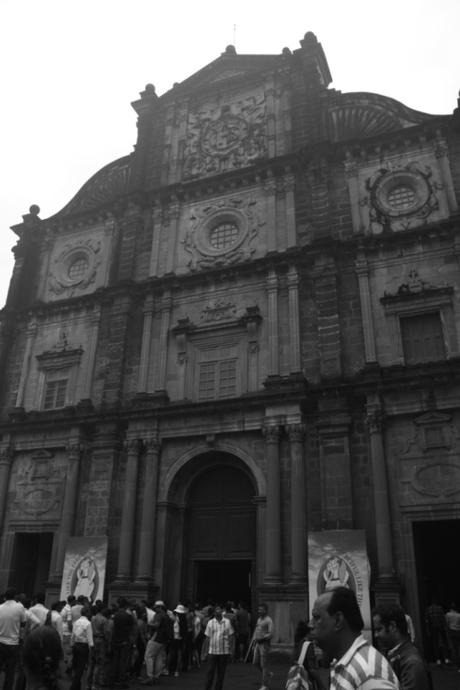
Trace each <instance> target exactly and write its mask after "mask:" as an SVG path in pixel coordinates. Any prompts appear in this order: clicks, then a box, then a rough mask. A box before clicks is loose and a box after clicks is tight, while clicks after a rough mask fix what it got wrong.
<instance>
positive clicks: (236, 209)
mask: <svg viewBox="0 0 460 690" xmlns="http://www.w3.org/2000/svg"><path fill="white" fill-rule="evenodd" d="M262 225H263V221H262V220H261V219H260V217H259V212H258V208H257V203H256V201H255V199H253V198H252V197H243V196H240V197H232V198H228V199H221V200H218V201H215V202H214V203H210V204H209V203H208V204H202V205H196V206H195V207H194V208H192V210H191V212H190V227H189V229H188V230H187V231H186V233H185V236H184V239H183V241H182V244H183V247H184V250H185V252H186V253H187V254H188V255H189V258H188V260H187V266H188V267H189V268H190V269H191V270H192V271H198V270H203V269H206V268H217V267H221V266H231V265H232V264H235V263H239V262H242V261H248V260H249V259H250V258H251V257H252V255H253V254H254V252H255V251H256V242H257V237H258V234H259V228H260V227H261V226H262Z"/></svg>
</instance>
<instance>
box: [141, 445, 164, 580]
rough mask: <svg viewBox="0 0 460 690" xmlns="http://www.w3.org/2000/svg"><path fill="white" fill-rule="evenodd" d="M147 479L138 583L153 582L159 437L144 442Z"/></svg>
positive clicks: (145, 483) (143, 504) (143, 502)
mask: <svg viewBox="0 0 460 690" xmlns="http://www.w3.org/2000/svg"><path fill="white" fill-rule="evenodd" d="M144 445H145V477H144V495H143V497H142V508H141V511H142V512H141V524H140V531H139V554H138V560H137V568H136V582H138V583H143V582H149V581H151V580H152V576H153V553H154V545H155V529H156V516H157V490H158V455H159V451H160V444H159V441H158V437H157V436H152V437H151V438H147V439H146V440H145V441H144Z"/></svg>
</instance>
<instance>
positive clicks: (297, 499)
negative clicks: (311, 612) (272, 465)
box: [286, 424, 307, 584]
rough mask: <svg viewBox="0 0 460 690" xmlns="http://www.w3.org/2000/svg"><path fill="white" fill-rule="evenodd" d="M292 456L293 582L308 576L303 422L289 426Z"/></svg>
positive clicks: (301, 581) (298, 581) (303, 579)
mask: <svg viewBox="0 0 460 690" xmlns="http://www.w3.org/2000/svg"><path fill="white" fill-rule="evenodd" d="M286 430H287V432H288V435H289V446H290V456H291V583H292V584H302V583H304V582H305V581H306V577H307V520H306V510H307V506H306V487H305V458H304V451H303V446H304V439H305V428H304V426H303V424H291V425H289V426H288V427H287V429H286Z"/></svg>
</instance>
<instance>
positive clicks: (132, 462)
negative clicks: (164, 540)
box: [116, 438, 139, 582]
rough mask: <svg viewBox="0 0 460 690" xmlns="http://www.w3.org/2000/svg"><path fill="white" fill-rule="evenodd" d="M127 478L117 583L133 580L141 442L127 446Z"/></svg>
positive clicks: (136, 440)
mask: <svg viewBox="0 0 460 690" xmlns="http://www.w3.org/2000/svg"><path fill="white" fill-rule="evenodd" d="M125 448H126V452H127V462H126V476H125V482H124V486H123V507H122V512H121V532H120V546H119V551H118V567H117V576H116V581H117V582H127V581H129V580H130V579H131V561H132V555H133V542H134V526H135V525H134V522H135V517H136V494H137V475H138V466H139V440H138V439H137V438H136V439H135V438H131V439H129V440H128V441H127V443H126V445H125Z"/></svg>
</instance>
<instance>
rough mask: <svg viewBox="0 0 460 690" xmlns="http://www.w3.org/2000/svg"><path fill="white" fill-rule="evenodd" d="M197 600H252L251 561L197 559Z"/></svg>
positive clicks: (203, 602)
mask: <svg viewBox="0 0 460 690" xmlns="http://www.w3.org/2000/svg"><path fill="white" fill-rule="evenodd" d="M195 568H196V571H195V572H196V576H195V577H196V600H197V601H199V602H201V603H202V604H206V603H207V602H208V601H209V602H212V603H221V604H223V603H225V602H226V601H234V602H235V603H238V602H239V601H244V602H245V603H246V605H249V604H250V602H251V561H197V562H196V563H195Z"/></svg>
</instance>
